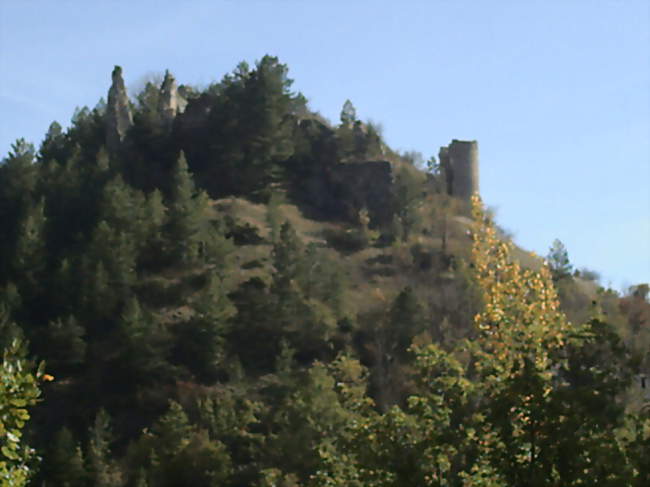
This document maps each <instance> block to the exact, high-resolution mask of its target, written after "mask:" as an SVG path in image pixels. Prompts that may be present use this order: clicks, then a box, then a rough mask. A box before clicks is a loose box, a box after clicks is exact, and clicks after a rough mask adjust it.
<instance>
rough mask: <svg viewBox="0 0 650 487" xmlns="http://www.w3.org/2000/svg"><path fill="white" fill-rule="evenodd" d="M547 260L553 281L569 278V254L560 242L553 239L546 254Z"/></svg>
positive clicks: (570, 267) (570, 266)
mask: <svg viewBox="0 0 650 487" xmlns="http://www.w3.org/2000/svg"><path fill="white" fill-rule="evenodd" d="M547 260H548V266H549V268H550V269H551V274H552V275H553V280H554V281H558V280H560V279H562V278H564V277H569V276H571V271H572V269H573V266H572V265H571V262H570V261H569V253H568V252H567V249H566V247H565V246H564V244H563V243H562V242H561V241H560V240H558V239H555V240H554V241H553V245H552V246H551V248H550V249H549V252H548V256H547Z"/></svg>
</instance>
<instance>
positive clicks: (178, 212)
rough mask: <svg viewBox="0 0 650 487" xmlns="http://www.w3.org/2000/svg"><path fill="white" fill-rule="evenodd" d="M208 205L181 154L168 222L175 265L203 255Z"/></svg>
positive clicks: (169, 239)
mask: <svg viewBox="0 0 650 487" xmlns="http://www.w3.org/2000/svg"><path fill="white" fill-rule="evenodd" d="M207 202H208V199H207V195H206V194H205V193H204V192H198V193H197V190H196V187H195V185H194V180H193V178H192V175H191V173H190V172H189V169H188V167H187V160H186V159H185V154H184V153H183V152H181V154H180V156H179V157H178V161H177V162H176V167H175V169H174V174H173V177H172V188H171V197H170V201H169V205H168V207H169V213H168V219H167V240H168V245H169V251H170V254H171V256H172V258H173V259H174V260H175V261H176V262H188V263H191V262H194V261H196V260H197V259H198V257H199V255H200V254H201V249H202V243H203V242H204V239H205V235H204V231H205V229H204V224H205V216H204V212H205V210H206V207H207Z"/></svg>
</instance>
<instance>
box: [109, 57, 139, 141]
mask: <svg viewBox="0 0 650 487" xmlns="http://www.w3.org/2000/svg"><path fill="white" fill-rule="evenodd" d="M112 78H113V82H112V84H111V87H110V89H109V90H108V102H107V103H106V146H107V147H108V148H109V149H110V150H116V149H117V148H118V147H119V146H120V142H122V139H123V138H124V136H125V135H126V132H127V131H128V130H129V128H131V125H133V116H132V115H131V108H130V107H129V97H128V96H127V94H126V88H125V86H124V80H123V79H122V68H121V67H119V66H115V69H113V74H112Z"/></svg>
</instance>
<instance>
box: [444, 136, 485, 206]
mask: <svg viewBox="0 0 650 487" xmlns="http://www.w3.org/2000/svg"><path fill="white" fill-rule="evenodd" d="M439 160H440V167H441V168H442V172H443V175H444V178H445V183H446V186H447V188H446V189H447V193H448V194H449V195H450V196H454V197H456V198H459V199H461V200H463V201H469V200H470V199H471V197H472V195H473V194H474V193H478V191H479V173H478V143H477V142H476V141H475V140H469V141H466V140H456V139H454V140H452V141H451V144H449V145H448V146H447V147H441V148H440V153H439Z"/></svg>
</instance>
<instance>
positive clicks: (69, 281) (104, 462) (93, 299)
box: [0, 56, 650, 487]
mask: <svg viewBox="0 0 650 487" xmlns="http://www.w3.org/2000/svg"><path fill="white" fill-rule="evenodd" d="M291 84H292V82H291V80H290V79H289V78H288V70H287V67H286V66H285V65H282V64H281V63H279V61H278V60H277V59H276V58H273V57H270V56H266V57H264V58H263V59H262V60H260V61H258V62H257V63H256V64H255V66H252V67H251V66H248V65H247V64H246V63H242V64H240V65H239V66H238V67H237V68H236V69H235V70H234V71H233V72H232V73H230V74H228V75H226V76H225V77H224V78H223V79H222V81H220V82H218V83H215V84H213V85H210V86H208V87H207V88H205V89H202V90H199V89H197V88H193V87H191V86H186V85H181V86H178V87H176V85H175V80H173V78H172V77H171V76H170V75H169V74H167V76H166V77H165V81H164V82H163V85H162V86H155V85H153V84H151V83H149V84H147V86H146V87H145V88H144V90H143V91H142V92H141V93H137V94H135V95H134V96H133V97H132V98H130V99H127V98H124V97H126V92H125V91H124V87H123V81H122V80H121V70H120V69H119V68H116V70H115V71H114V72H113V85H112V87H111V91H110V93H109V96H108V102H106V103H105V102H103V101H100V102H99V103H98V105H97V106H96V107H95V108H93V109H88V108H82V109H78V110H76V111H75V114H74V117H73V119H72V122H71V125H70V127H69V128H68V129H67V130H63V129H62V127H61V126H60V125H59V124H57V123H56V122H54V123H53V124H52V125H51V126H50V129H49V130H48V132H47V134H46V135H45V138H44V140H43V141H42V143H41V145H40V147H39V149H38V150H36V149H35V148H34V147H33V146H32V145H30V144H28V143H26V142H25V141H24V140H19V141H17V142H16V143H15V144H14V145H13V147H12V150H11V152H10V153H9V154H8V155H7V156H6V157H5V158H4V159H3V161H2V164H0V221H2V225H3V232H2V233H1V234H0V346H2V348H3V349H4V350H6V351H7V352H6V353H5V358H4V361H3V372H2V374H3V375H2V377H3V382H2V388H0V413H2V416H0V435H4V434H5V432H7V434H6V435H5V436H6V438H4V437H0V444H1V445H2V450H1V453H0V479H2V480H1V481H0V483H1V482H4V483H2V485H24V484H25V482H27V481H28V478H29V479H31V481H30V482H31V483H30V485H39V486H43V487H45V486H47V487H64V486H103V487H113V486H115V487H117V486H128V487H131V486H132V487H136V486H137V487H144V486H150V487H154V486H156V487H157V486H169V487H171V486H185V485H187V486H198V487H200V486H233V487H234V486H260V487H262V486H266V487H271V486H284V487H291V486H294V487H296V486H359V487H361V486H400V487H401V486H423V485H436V486H443V485H444V486H452V485H459V486H460V485H474V486H479V485H486V486H488V485H489V486H496V485H504V486H505V485H527V486H536V485H540V486H542V485H544V486H546V485H549V486H551V485H552V486H572V485H612V486H615V485H639V486H641V485H644V486H645V485H648V484H647V481H648V480H649V479H650V463H648V462H649V460H648V459H649V458H650V455H649V454H648V452H650V417H649V414H650V411H649V409H648V403H647V398H648V396H647V395H644V394H647V392H646V391H647V390H648V389H643V388H642V380H641V378H642V377H643V376H644V374H645V375H646V376H647V375H650V354H649V353H648V350H649V347H650V324H649V323H650V304H649V303H648V286H647V285H639V286H636V287H634V288H632V289H631V290H630V292H629V293H628V294H627V295H625V296H620V295H619V294H617V293H616V292H614V291H612V290H608V289H604V288H603V287H601V286H600V285H599V283H598V282H597V279H595V278H594V276H593V275H592V273H590V272H589V271H585V270H582V271H574V270H573V269H572V267H571V264H570V262H569V259H568V255H567V253H566V250H565V249H564V248H563V246H562V245H561V243H559V242H556V244H555V245H554V246H553V248H552V249H551V252H550V254H549V256H548V265H546V264H545V263H544V259H542V258H540V257H537V256H534V255H532V254H530V253H528V252H526V251H525V250H523V249H520V248H517V247H516V246H514V245H513V244H512V242H510V240H509V238H508V236H507V235H506V233H505V232H503V231H502V230H500V229H499V228H498V226H497V225H496V224H495V222H494V215H491V214H489V212H486V211H485V209H484V208H483V205H482V203H481V201H480V199H478V197H476V198H474V200H473V202H470V201H463V200H460V199H457V198H455V197H453V196H451V195H449V194H447V192H446V189H445V188H446V184H445V174H444V168H441V167H440V165H438V164H436V160H435V159H434V158H433V157H432V158H431V159H430V160H429V161H428V163H427V167H426V168H424V167H422V166H423V165H422V164H419V165H418V164H415V163H414V156H413V154H409V153H405V154H400V153H398V152H396V151H394V150H392V149H391V148H390V147H388V146H387V144H386V143H385V142H384V141H383V140H382V137H381V130H380V129H379V128H378V127H377V126H376V125H374V124H372V123H364V122H361V121H360V120H359V119H358V118H357V115H356V112H355V110H354V107H353V105H352V104H351V103H350V102H346V104H345V105H344V107H343V109H342V112H341V120H340V123H337V124H332V123H330V122H329V121H327V120H325V119H323V118H322V117H321V116H320V115H318V114H316V113H313V112H312V111H311V110H310V109H309V107H308V104H307V102H306V99H305V98H304V96H302V95H301V94H300V93H295V92H293V91H291ZM120 97H122V98H120ZM41 362H43V363H42V365H40V367H41V368H40V369H38V370H36V366H37V364H40V363H41ZM37 385H39V387H40V389H41V396H40V401H38V403H37V401H36V398H37V396H38V393H37ZM646 387H650V384H649V385H647V386H646ZM28 406H31V409H30V413H31V417H29V416H28V415H27V412H26V409H25V408H27V407H28ZM28 419H29V421H27V420H28ZM26 445H29V446H30V447H31V448H33V449H34V450H31V449H30V447H27V446H26Z"/></svg>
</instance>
